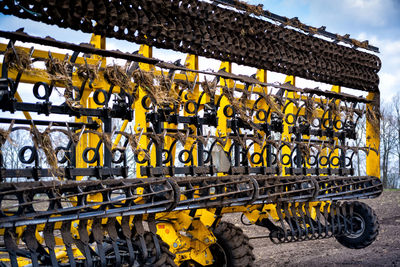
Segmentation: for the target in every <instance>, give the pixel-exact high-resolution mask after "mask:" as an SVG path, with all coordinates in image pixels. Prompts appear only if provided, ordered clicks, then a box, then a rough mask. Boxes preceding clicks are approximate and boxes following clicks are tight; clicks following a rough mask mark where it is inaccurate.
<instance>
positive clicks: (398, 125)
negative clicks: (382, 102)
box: [392, 93, 400, 187]
mask: <svg viewBox="0 0 400 267" xmlns="http://www.w3.org/2000/svg"><path fill="white" fill-rule="evenodd" d="M392 104H393V120H394V128H395V132H396V133H395V134H396V135H397V136H396V142H395V144H394V153H395V155H396V157H397V173H396V175H395V176H394V177H393V179H394V180H395V181H394V186H395V187H397V181H398V180H400V178H399V177H400V93H397V94H396V95H395V97H394V98H393V100H392Z"/></svg>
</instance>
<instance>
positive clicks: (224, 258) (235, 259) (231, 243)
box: [210, 222, 255, 267]
mask: <svg viewBox="0 0 400 267" xmlns="http://www.w3.org/2000/svg"><path fill="white" fill-rule="evenodd" d="M213 233H214V235H215V237H216V238H217V243H216V244H214V245H212V246H211V247H210V250H211V252H212V253H213V258H214V264H213V265H212V266H226V267H246V266H253V265H254V260H255V257H254V255H253V247H252V246H251V245H250V243H249V238H248V237H247V236H246V235H245V234H244V233H243V231H242V229H240V228H239V227H236V226H235V225H233V224H232V223H228V222H221V223H219V224H218V226H217V227H216V228H215V229H214V231H213Z"/></svg>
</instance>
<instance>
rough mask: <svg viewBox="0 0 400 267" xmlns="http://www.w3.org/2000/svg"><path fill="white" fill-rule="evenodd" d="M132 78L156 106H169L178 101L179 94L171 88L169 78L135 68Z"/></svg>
mask: <svg viewBox="0 0 400 267" xmlns="http://www.w3.org/2000/svg"><path fill="white" fill-rule="evenodd" d="M133 79H134V81H135V83H136V84H138V85H139V86H140V87H141V88H143V90H145V92H146V93H147V94H148V95H149V97H150V99H151V101H152V102H153V103H154V104H155V105H157V106H160V107H162V106H169V105H171V104H176V103H179V101H180V97H179V95H178V94H177V93H176V92H175V90H173V89H172V82H171V80H170V79H168V78H166V77H164V76H156V75H154V72H152V71H143V70H140V69H137V70H135V71H134V72H133Z"/></svg>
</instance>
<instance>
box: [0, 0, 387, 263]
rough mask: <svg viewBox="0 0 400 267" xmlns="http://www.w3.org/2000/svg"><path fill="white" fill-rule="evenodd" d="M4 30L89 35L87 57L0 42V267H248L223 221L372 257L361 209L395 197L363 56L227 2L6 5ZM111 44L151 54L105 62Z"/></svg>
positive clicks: (78, 49)
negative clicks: (28, 25) (333, 242)
mask: <svg viewBox="0 0 400 267" xmlns="http://www.w3.org/2000/svg"><path fill="white" fill-rule="evenodd" d="M0 12H2V13H3V14H6V15H13V16H17V17H20V18H24V19H31V20H35V21H40V22H43V23H47V24H51V25H57V26H59V27H62V28H69V29H73V30H79V31H83V32H86V33H93V35H92V38H91V40H90V43H88V44H79V45H78V44H73V43H68V42H62V41H57V40H55V39H53V38H51V37H46V38H42V37H36V36H31V35H28V34H27V33H25V32H24V31H23V29H20V30H17V31H15V32H10V31H3V30H1V31H0V37H1V38H2V39H1V40H2V42H3V43H2V44H0V53H1V57H0V58H1V59H2V64H1V78H0V109H1V110H2V114H1V118H0V124H1V126H2V127H1V131H0V148H1V154H0V236H1V238H0V244H1V245H0V265H1V266H10V265H11V266H25V265H27V266H121V265H124V266H126V265H128V266H176V265H178V266H252V265H253V262H254V260H255V258H254V255H253V253H252V249H253V248H252V247H251V245H250V244H249V238H248V237H247V236H246V235H244V233H243V231H242V230H241V229H240V228H239V227H237V226H235V225H233V224H231V223H228V222H224V221H223V220H222V218H223V215H224V214H226V213H242V214H243V215H244V216H246V217H247V219H248V220H249V221H250V222H251V223H252V224H256V225H259V226H261V227H264V228H265V229H266V231H268V232H269V238H270V239H271V241H272V242H274V243H276V244H280V243H288V242H297V241H305V240H316V239H320V238H328V237H335V238H336V239H337V240H338V241H339V242H340V243H341V244H343V245H344V246H347V247H349V248H364V247H366V246H368V245H370V244H371V243H372V242H373V241H374V240H375V238H376V236H377V234H378V228H379V224H378V221H377V218H376V215H375V213H374V212H373V210H372V209H371V208H370V207H368V206H367V205H366V204H365V203H363V202H358V201H355V200H357V199H365V198H374V197H378V196H379V195H380V194H381V192H382V183H381V181H380V179H379V176H380V170H379V124H380V121H379V119H380V118H379V89H378V84H379V78H378V75H377V72H378V71H379V69H380V66H381V63H380V60H379V58H378V57H377V56H375V55H374V54H373V53H371V52H378V49H377V48H376V47H373V46H371V45H369V44H368V42H367V41H365V42H360V41H357V40H354V39H352V38H350V36H349V35H344V36H342V35H338V34H332V33H330V32H327V31H326V29H325V27H321V28H314V27H311V26H308V25H305V24H303V23H301V22H300V21H299V20H298V19H297V18H294V19H288V18H285V17H281V16H278V15H276V14H273V13H270V12H268V11H264V10H263V9H262V6H252V5H248V4H246V3H243V2H239V1H230V0H219V1H206V0H204V1H197V0H181V1H177V0H154V1H102V0H98V1H86V0H85V1H84V0H74V1H70V0H56V1H54V0H53V1H41V0H35V1H24V0H20V1H14V0H13V1H11V0H5V1H2V2H1V3H0ZM107 37H113V38H117V39H121V40H126V41H129V42H134V43H137V44H140V45H141V46H140V50H139V51H138V52H137V53H125V52H121V51H119V50H107V49H106V45H105V44H106V38H107ZM23 43H29V44H33V46H32V48H27V47H26V46H25V47H24V46H23V45H22V44H23ZM39 45H40V48H39V49H36V48H35V46H37V47H39ZM43 47H45V48H44V49H43ZM153 47H156V48H164V49H171V50H175V51H180V52H184V53H188V55H187V57H186V60H185V62H184V64H181V63H180V61H176V62H174V63H171V62H170V61H168V60H160V59H156V58H153V57H152V51H153ZM60 51H61V52H60ZM199 57H208V58H214V59H217V60H220V61H221V66H220V68H219V70H218V71H212V70H200V69H199ZM112 62H113V63H112ZM232 63H237V64H242V65H246V66H249V67H253V68H254V70H255V71H254V72H255V73H254V75H251V76H247V75H242V74H234V73H233V72H232ZM238 69H239V70H240V68H238ZM268 71H273V72H279V73H282V74H285V75H287V76H286V79H285V81H282V83H277V82H275V83H271V82H267V73H268ZM296 77H299V78H304V79H308V80H312V81H316V82H323V83H326V84H330V85H332V86H331V90H321V89H319V88H308V87H303V88H300V87H299V86H296ZM342 87H343V88H344V87H346V88H347V91H346V92H344V90H342ZM360 95H361V96H360ZM22 116H23V117H22ZM363 128H364V129H365V133H364V134H362V129H363ZM360 139H364V140H361V141H360ZM360 166H361V167H364V168H365V169H366V171H365V175H361V174H360V173H361V172H360V168H361V167H360Z"/></svg>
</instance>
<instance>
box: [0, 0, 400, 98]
mask: <svg viewBox="0 0 400 267" xmlns="http://www.w3.org/2000/svg"><path fill="white" fill-rule="evenodd" d="M247 2H249V3H251V4H263V5H264V9H266V10H269V11H271V12H274V13H277V14H279V15H282V16H287V17H298V18H299V19H300V20H301V21H302V22H303V23H306V24H309V25H312V26H314V27H319V26H323V25H324V26H326V27H327V30H328V31H331V32H334V33H339V34H342V35H343V34H346V33H348V34H350V35H351V37H353V38H356V39H360V40H361V41H363V40H366V39H367V40H369V41H370V44H372V45H374V46H377V47H379V49H380V51H381V53H380V54H379V57H380V58H381V60H382V62H383V67H382V69H381V71H380V73H379V75H380V80H381V83H380V89H381V95H382V97H383V98H384V99H385V100H389V99H390V98H391V97H392V96H393V95H394V94H396V93H397V92H399V93H400V0H335V1H332V0H283V1H280V0H264V1H262V0H249V1H247ZM20 27H24V28H25V31H26V32H27V33H29V34H31V35H36V36H43V37H45V36H47V35H50V36H51V37H54V38H56V39H58V40H63V41H70V42H75V43H80V42H87V41H88V40H89V39H90V35H89V34H84V33H80V32H75V31H72V30H66V29H58V28H57V27H53V26H47V25H43V24H41V23H36V22H33V21H27V20H21V19H17V18H15V17H11V16H5V15H2V14H0V29H2V30H10V31H13V30H16V29H18V28H20ZM108 48H110V49H117V48H118V49H120V50H122V51H129V52H132V51H135V50H137V48H138V46H137V45H135V44H129V43H127V42H120V41H117V40H109V41H108ZM157 53H161V54H163V55H164V56H165V54H167V53H166V52H165V51H158V52H157ZM161 54H159V55H158V54H155V56H156V57H160V58H161ZM170 55H171V56H175V57H179V55H178V56H177V55H173V53H171V54H170ZM162 58H163V59H164V60H168V59H165V58H164V57H162ZM174 59H175V58H174Z"/></svg>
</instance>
